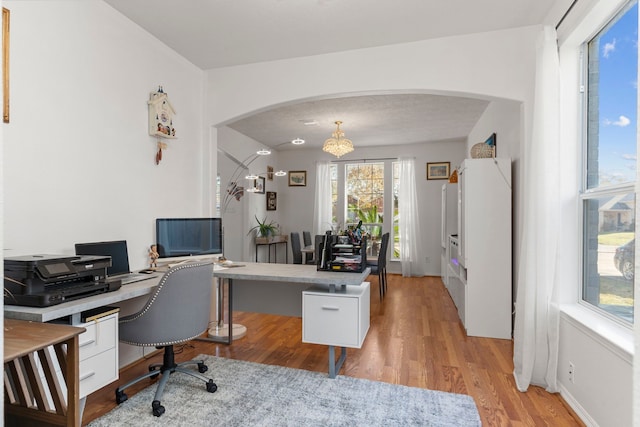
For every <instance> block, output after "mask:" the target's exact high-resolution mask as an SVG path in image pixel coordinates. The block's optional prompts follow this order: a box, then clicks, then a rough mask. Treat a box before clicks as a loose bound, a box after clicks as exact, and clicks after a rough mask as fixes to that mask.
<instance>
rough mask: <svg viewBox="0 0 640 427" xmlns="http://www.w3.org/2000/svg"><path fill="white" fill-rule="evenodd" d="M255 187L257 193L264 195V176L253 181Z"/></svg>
mask: <svg viewBox="0 0 640 427" xmlns="http://www.w3.org/2000/svg"><path fill="white" fill-rule="evenodd" d="M253 187H254V188H255V189H256V193H258V194H264V176H259V177H258V179H256V180H255V181H253Z"/></svg>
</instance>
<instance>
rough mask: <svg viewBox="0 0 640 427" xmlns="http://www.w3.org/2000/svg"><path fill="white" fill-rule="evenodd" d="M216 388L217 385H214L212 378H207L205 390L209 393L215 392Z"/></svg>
mask: <svg viewBox="0 0 640 427" xmlns="http://www.w3.org/2000/svg"><path fill="white" fill-rule="evenodd" d="M217 389H218V386H217V385H216V383H214V382H213V380H209V382H208V383H207V391H208V392H209V393H215V392H216V390H217Z"/></svg>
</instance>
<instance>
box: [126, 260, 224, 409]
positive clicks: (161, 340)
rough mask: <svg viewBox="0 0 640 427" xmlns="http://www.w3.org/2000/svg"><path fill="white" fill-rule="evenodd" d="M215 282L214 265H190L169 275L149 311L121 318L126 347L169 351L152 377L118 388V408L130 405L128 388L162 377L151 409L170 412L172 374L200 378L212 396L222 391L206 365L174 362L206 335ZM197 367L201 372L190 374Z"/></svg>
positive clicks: (153, 296)
mask: <svg viewBox="0 0 640 427" xmlns="http://www.w3.org/2000/svg"><path fill="white" fill-rule="evenodd" d="M212 281H213V264H211V263H188V264H182V265H179V266H177V267H174V268H172V269H170V270H169V271H167V272H166V273H165V274H164V276H163V277H162V279H160V282H159V283H158V286H157V287H156V288H155V290H154V292H153V293H152V294H151V297H150V298H149V300H148V301H147V303H146V304H145V306H144V307H143V308H142V309H141V310H140V311H139V312H137V313H135V314H132V315H129V316H124V317H122V318H121V319H120V325H119V326H120V327H119V333H120V340H121V341H122V342H125V343H127V344H131V345H137V346H144V347H157V348H163V349H164V356H163V363H162V364H153V365H151V366H149V372H148V373H146V374H144V375H142V376H140V377H138V378H136V379H134V380H132V381H130V382H128V383H127V384H125V385H123V386H120V387H118V388H117V389H116V403H118V404H120V403H122V402H124V401H126V400H127V395H126V394H125V393H124V389H126V388H127V387H129V386H131V385H133V384H135V383H137V382H139V381H141V380H143V379H145V378H149V377H150V378H155V377H157V376H158V375H162V377H161V378H160V381H159V382H158V386H157V388H156V394H155V396H154V399H153V402H152V403H151V409H152V411H153V415H155V416H156V417H159V416H161V415H162V414H164V412H165V408H164V406H162V405H161V404H160V399H161V398H162V393H163V391H164V386H165V384H166V383H167V381H168V380H169V376H170V374H173V373H174V372H182V373H184V374H188V375H191V376H193V377H195V378H198V379H201V380H202V381H204V382H205V385H206V389H207V391H208V392H209V393H213V392H215V391H216V390H217V389H218V386H217V385H216V384H215V383H214V382H213V380H212V379H209V378H207V377H205V376H204V375H201V374H202V373H204V372H206V371H207V370H208V367H207V366H206V365H205V364H204V361H203V360H190V361H188V362H183V363H178V364H176V363H175V358H174V351H173V345H174V344H179V343H183V342H186V341H189V340H192V339H194V338H196V337H198V336H200V335H202V333H203V332H204V331H206V330H207V328H208V325H209V312H210V302H211V289H212ZM185 365H197V367H198V372H200V373H198V372H195V371H193V370H190V369H185V368H184V366H185Z"/></svg>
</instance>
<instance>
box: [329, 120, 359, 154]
mask: <svg viewBox="0 0 640 427" xmlns="http://www.w3.org/2000/svg"><path fill="white" fill-rule="evenodd" d="M335 123H336V131H335V132H333V133H332V134H331V138H329V139H327V140H326V141H325V142H324V145H323V146H322V151H325V152H327V153H329V154H333V155H334V156H336V157H338V158H340V157H341V156H344V155H345V154H348V153H351V152H352V151H353V142H351V140H350V139H347V138H345V137H344V132H343V131H342V130H340V125H341V124H342V122H341V121H340V120H338V121H336V122H335Z"/></svg>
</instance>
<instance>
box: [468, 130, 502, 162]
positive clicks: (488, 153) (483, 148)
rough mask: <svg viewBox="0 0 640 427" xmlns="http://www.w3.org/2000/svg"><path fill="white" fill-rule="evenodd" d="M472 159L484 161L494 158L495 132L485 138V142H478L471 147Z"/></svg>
mask: <svg viewBox="0 0 640 427" xmlns="http://www.w3.org/2000/svg"><path fill="white" fill-rule="evenodd" d="M470 154H471V158H472V159H486V158H491V157H495V156H496V134H495V132H494V133H492V134H491V136H489V138H487V140H486V141H485V142H478V143H477V144H474V145H473V147H471V153H470Z"/></svg>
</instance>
